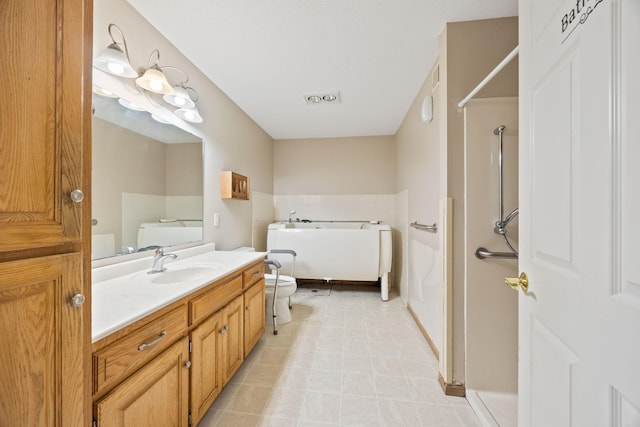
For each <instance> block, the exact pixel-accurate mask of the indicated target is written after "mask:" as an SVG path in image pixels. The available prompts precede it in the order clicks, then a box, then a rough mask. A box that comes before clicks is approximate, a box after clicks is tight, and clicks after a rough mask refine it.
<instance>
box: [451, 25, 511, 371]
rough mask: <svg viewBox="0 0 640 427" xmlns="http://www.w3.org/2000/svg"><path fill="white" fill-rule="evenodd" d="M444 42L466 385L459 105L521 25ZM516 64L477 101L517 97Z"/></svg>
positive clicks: (460, 357) (457, 314) (464, 29)
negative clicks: (488, 98)
mask: <svg viewBox="0 0 640 427" xmlns="http://www.w3.org/2000/svg"><path fill="white" fill-rule="evenodd" d="M442 38H443V40H444V41H445V42H446V51H447V54H446V61H447V66H446V74H445V75H444V76H443V79H442V80H441V84H445V85H446V87H447V98H446V108H447V116H446V120H447V121H446V127H443V130H442V134H441V136H440V137H441V146H443V145H444V146H446V150H447V161H446V171H445V172H443V175H441V176H442V177H443V179H444V177H445V176H446V188H444V186H442V188H441V191H442V190H444V194H442V196H443V197H451V198H452V199H453V257H452V262H453V277H452V280H453V294H452V295H451V297H452V299H453V301H452V304H453V305H452V306H453V312H454V317H453V325H452V330H451V333H452V336H453V354H452V361H453V367H452V368H453V371H452V372H453V378H452V379H451V381H452V382H454V383H464V381H465V373H464V369H465V366H464V365H465V342H464V336H465V330H464V278H465V275H464V260H465V256H464V245H465V230H464V173H463V171H464V167H465V166H464V116H463V114H462V113H461V112H460V111H459V109H458V106H457V104H458V102H459V101H460V100H462V99H463V98H464V97H465V96H466V95H467V94H468V93H469V92H471V90H473V88H474V87H475V86H476V85H477V84H478V83H479V82H480V81H481V80H482V79H483V78H484V77H485V76H486V75H487V74H488V73H489V72H491V70H493V68H494V67H495V66H496V65H497V64H498V63H500V61H502V59H504V57H505V56H507V55H508V54H509V52H511V51H512V50H513V48H514V47H516V46H517V44H518V19H517V17H512V18H500V19H488V20H481V21H471V22H457V23H450V24H447V25H446V27H445V30H444V32H443V35H442ZM517 77H518V70H517V62H516V61H513V62H512V63H511V64H509V65H508V66H507V67H506V68H505V69H504V70H503V71H502V72H501V73H500V74H498V75H497V76H496V77H495V78H494V79H493V80H492V81H491V82H490V83H489V84H488V85H487V86H485V88H484V89H483V90H482V91H481V92H479V93H478V95H477V96H476V98H486V97H504V96H517V94H518V79H517Z"/></svg>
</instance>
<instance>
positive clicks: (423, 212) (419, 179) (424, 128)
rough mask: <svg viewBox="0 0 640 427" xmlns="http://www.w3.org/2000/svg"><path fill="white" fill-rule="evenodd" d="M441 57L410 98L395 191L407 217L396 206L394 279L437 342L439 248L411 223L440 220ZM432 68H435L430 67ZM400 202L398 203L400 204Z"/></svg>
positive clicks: (398, 136)
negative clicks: (427, 112)
mask: <svg viewBox="0 0 640 427" xmlns="http://www.w3.org/2000/svg"><path fill="white" fill-rule="evenodd" d="M437 70H439V62H437V63H436V65H435V66H434V67H433V68H432V69H431V71H430V73H429V76H428V77H427V79H426V81H425V82H424V84H423V86H422V88H421V89H420V91H419V92H418V94H417V96H416V98H415V100H414V101H413V103H412V104H411V107H410V108H409V111H408V112H407V115H406V116H405V118H404V120H403V122H402V125H401V126H400V128H399V129H398V133H397V134H396V145H397V154H396V171H397V172H396V176H397V187H396V189H397V193H398V194H402V195H404V196H405V197H403V199H404V198H406V208H405V209H406V213H405V215H406V217H405V218H404V221H402V219H401V218H400V217H401V214H400V213H399V212H398V215H397V217H398V218H397V219H396V221H397V222H398V230H399V235H398V236H397V237H396V239H395V245H394V246H395V247H394V249H395V252H394V253H395V254H397V255H398V256H396V259H395V262H396V266H399V265H402V266H403V267H402V268H397V269H396V271H395V279H396V281H399V283H400V289H401V290H402V292H401V296H402V298H403V299H404V300H405V301H407V303H408V304H409V305H410V307H411V309H412V310H413V311H414V313H415V314H416V316H418V318H419V320H420V322H421V324H422V325H423V327H424V328H425V329H426V330H427V331H428V333H429V336H430V337H431V339H432V341H433V342H434V344H436V346H437V347H439V346H440V342H441V336H440V329H441V328H440V309H439V304H440V295H439V294H440V292H439V289H440V271H439V268H438V266H439V262H438V259H439V256H440V248H439V242H438V235H437V234H434V233H428V232H425V231H421V230H416V229H414V228H411V227H409V223H410V222H413V221H418V222H419V223H421V224H433V223H437V222H438V215H439V200H440V145H439V138H440V121H441V115H442V113H441V111H440V110H441V109H440V108H439V105H440V104H441V102H442V93H441V87H440V85H439V83H438V79H437V77H435V78H434V76H437V74H438V73H437ZM434 71H435V73H434ZM427 96H432V97H433V107H434V108H433V111H434V114H433V119H432V120H431V121H430V122H426V123H424V122H423V121H422V118H421V111H422V103H423V101H424V99H425V97H427ZM402 208H403V207H402V206H400V207H399V209H402Z"/></svg>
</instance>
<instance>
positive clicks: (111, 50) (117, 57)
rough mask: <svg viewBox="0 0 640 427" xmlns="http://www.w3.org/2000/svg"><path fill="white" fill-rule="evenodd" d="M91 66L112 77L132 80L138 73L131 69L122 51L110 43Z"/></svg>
mask: <svg viewBox="0 0 640 427" xmlns="http://www.w3.org/2000/svg"><path fill="white" fill-rule="evenodd" d="M93 66H94V67H96V68H97V69H98V70H101V71H104V72H105V73H109V74H113V75H114V76H120V77H128V78H130V79H131V78H134V77H138V73H137V72H136V70H134V69H133V67H132V66H131V64H129V60H128V59H127V56H126V55H125V54H124V52H123V51H122V49H120V47H119V46H118V45H117V44H115V43H112V44H110V45H109V47H107V48H106V49H105V50H104V51H103V52H102V53H101V54H100V55H98V57H97V58H96V59H95V60H94V61H93Z"/></svg>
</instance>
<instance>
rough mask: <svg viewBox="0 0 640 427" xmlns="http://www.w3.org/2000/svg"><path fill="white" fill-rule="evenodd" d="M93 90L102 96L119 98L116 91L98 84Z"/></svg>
mask: <svg viewBox="0 0 640 427" xmlns="http://www.w3.org/2000/svg"><path fill="white" fill-rule="evenodd" d="M92 91H93V93H96V94H98V95H100V96H104V97H107V98H117V97H118V95H116V94H115V93H113V92H110V91H108V90H106V89H104V88H101V87H100V86H98V85H96V84H94V85H93V87H92Z"/></svg>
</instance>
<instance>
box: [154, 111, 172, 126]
mask: <svg viewBox="0 0 640 427" xmlns="http://www.w3.org/2000/svg"><path fill="white" fill-rule="evenodd" d="M151 118H152V119H153V120H155V121H156V122H158V123H162V124H163V125H168V124H171V123H170V122H169V121H168V120H165V119H163V118H162V117H160V116H158V115H157V114H154V113H151Z"/></svg>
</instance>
